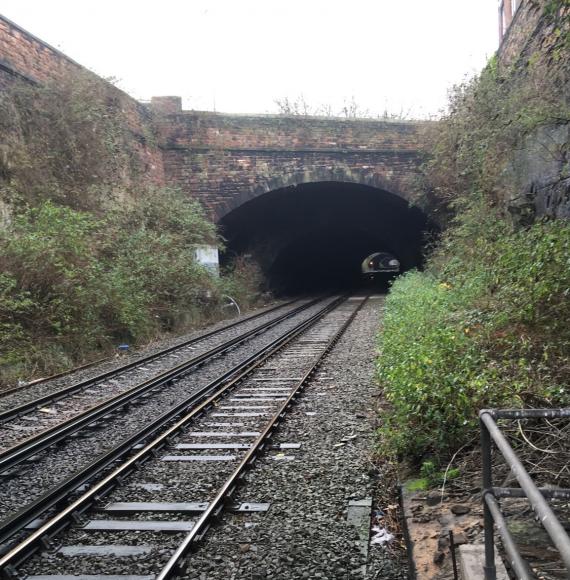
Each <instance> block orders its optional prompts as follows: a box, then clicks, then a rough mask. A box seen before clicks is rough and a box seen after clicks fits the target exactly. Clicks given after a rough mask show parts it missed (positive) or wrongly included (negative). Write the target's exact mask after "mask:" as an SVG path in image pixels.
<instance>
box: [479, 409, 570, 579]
mask: <svg viewBox="0 0 570 580" xmlns="http://www.w3.org/2000/svg"><path fill="white" fill-rule="evenodd" d="M556 418H570V409H502V410H497V409H485V410H482V411H481V412H480V413H479V421H480V425H481V450H482V461H483V510H484V525H485V579H486V580H495V579H496V576H497V571H496V568H495V542H494V531H495V526H496V529H497V532H498V534H499V536H500V537H501V539H502V542H503V548H504V550H505V552H506V554H507V556H508V559H509V562H510V565H511V567H512V570H513V573H514V574H515V576H516V577H517V578H519V579H520V580H531V579H532V578H535V576H534V575H533V574H532V572H531V570H530V568H529V566H528V564H527V563H526V562H525V560H524V559H523V558H522V556H521V553H520V551H519V549H518V547H517V545H516V543H515V540H514V538H513V536H512V534H511V532H510V531H509V529H508V527H507V522H506V520H505V518H504V516H503V514H502V513H501V508H500V506H499V502H498V499H500V498H502V497H511V498H512V497H526V498H527V499H528V500H529V501H530V505H531V507H532V509H533V510H534V513H535V514H536V517H537V519H538V520H539V521H540V523H541V524H542V526H543V527H544V529H545V530H546V532H547V533H548V535H549V536H550V539H551V540H552V542H553V544H554V546H556V548H557V550H558V551H559V552H560V557H561V560H562V562H563V563H564V565H565V566H566V570H567V572H568V576H569V577H570V537H568V534H567V533H566V531H565V529H564V527H563V526H562V524H561V523H560V521H559V520H558V518H557V517H556V515H555V514H554V512H553V511H552V508H551V507H550V506H549V504H548V501H547V500H549V499H570V489H546V488H538V487H537V486H536V484H535V483H534V482H533V480H532V479H531V477H530V475H529V474H528V472H527V471H526V469H525V468H524V466H523V464H522V463H521V461H520V459H519V458H518V457H517V454H516V453H515V451H514V449H513V448H512V447H511V446H510V444H509V442H508V441H507V439H506V437H505V436H504V435H503V433H502V432H501V429H500V428H499V426H498V425H497V423H496V421H497V420H498V419H512V420H519V419H556ZM493 443H494V444H495V445H496V447H497V449H498V450H499V451H500V452H501V454H502V456H503V458H504V459H505V461H506V463H507V465H508V467H509V468H510V469H511V472H512V474H513V475H514V476H515V477H516V479H517V481H518V483H519V485H520V488H507V487H493V473H492V457H493V446H492V444H493Z"/></svg>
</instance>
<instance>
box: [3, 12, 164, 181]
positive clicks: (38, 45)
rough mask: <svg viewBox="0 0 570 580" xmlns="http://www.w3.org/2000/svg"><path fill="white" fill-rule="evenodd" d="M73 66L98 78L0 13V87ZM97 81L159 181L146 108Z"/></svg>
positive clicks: (50, 76) (43, 78)
mask: <svg viewBox="0 0 570 580" xmlns="http://www.w3.org/2000/svg"><path fill="white" fill-rule="evenodd" d="M73 70H82V71H85V72H86V73H87V74H93V77H94V78H99V77H97V76H96V75H95V74H94V73H90V72H89V71H87V69H85V68H84V67H82V66H81V65H80V64H78V63H76V62H75V61H74V60H72V59H70V58H69V57H68V56H66V55H65V54H63V53H62V52H60V51H59V50H57V49H56V48H53V47H52V46H50V45H49V44H47V43H45V42H43V41H42V40H40V39H39V38H37V37H35V36H34V35H33V34H31V33H29V32H27V31H26V30H24V29H22V28H20V27H19V26H18V25H17V24H15V23H13V22H11V21H10V20H8V19H6V18H4V17H3V16H1V15H0V90H1V89H3V88H7V87H8V86H9V85H10V84H11V83H12V82H13V81H14V80H15V79H23V80H25V81H28V82H33V83H39V84H42V83H46V82H48V81H53V80H57V79H58V78H61V76H62V75H64V74H66V73H68V72H69V71H73ZM100 82H101V83H105V85H106V86H107V88H108V89H109V90H110V91H112V92H113V97H114V98H115V99H118V100H119V102H120V104H121V109H122V111H123V113H124V115H125V117H126V119H127V120H128V125H129V127H130V129H131V131H132V132H133V135H134V136H135V141H136V145H135V147H136V149H137V152H138V154H139V157H140V159H141V161H142V165H143V168H144V173H145V175H144V176H145V177H146V178H147V179H149V180H150V181H152V182H154V183H158V184H160V183H163V182H164V168H163V165H162V154H161V152H160V149H159V148H158V147H155V146H152V145H149V144H148V142H147V140H146V137H145V136H146V135H147V134H148V132H149V129H150V111H149V110H148V108H146V107H144V106H143V105H142V104H141V103H139V102H138V101H136V100H135V99H133V98H132V97H130V96H129V95H127V94H126V93H124V92H123V91H121V90H119V89H118V88H116V87H113V86H112V85H110V84H109V83H107V82H106V81H105V80H103V79H100Z"/></svg>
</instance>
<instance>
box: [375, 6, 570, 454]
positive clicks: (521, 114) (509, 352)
mask: <svg viewBox="0 0 570 580" xmlns="http://www.w3.org/2000/svg"><path fill="white" fill-rule="evenodd" d="M561 10H562V8H561ZM559 12H560V11H559ZM557 14H558V15H560V14H559V13H557ZM559 24H560V26H561V27H562V28H563V30H567V28H568V21H567V19H566V21H564V22H561V23H559ZM564 27H565V28H564ZM565 42H566V40H565V35H564V34H562V33H561V34H560V35H559V44H561V43H565ZM559 48H560V46H559V45H554V46H552V47H551V54H556V53H557V52H556V51H557V50H558V49H559ZM521 67H523V68H524V71H523V72H521ZM567 79H568V68H567V62H563V63H561V66H550V67H548V66H545V63H544V62H543V61H542V60H541V55H531V57H530V59H529V60H528V61H525V62H524V63H520V62H519V63H516V64H515V66H514V67H513V68H512V69H511V70H508V71H505V70H503V71H501V70H499V67H498V64H497V61H496V59H492V60H491V61H490V63H489V65H488V66H487V68H486V69H485V70H484V71H483V73H482V74H481V75H480V76H479V77H478V78H476V79H473V80H472V81H470V82H467V83H465V84H464V85H462V86H460V87H457V88H456V89H455V91H454V92H453V94H452V95H451V99H450V107H449V113H448V114H447V115H446V116H445V117H444V118H443V120H442V121H441V123H439V124H438V126H437V127H436V129H435V131H434V133H433V135H431V142H430V148H431V151H432V152H433V155H432V157H431V159H430V160H429V162H428V163H427V164H426V167H425V175H426V187H425V190H424V193H423V194H422V199H419V200H418V202H423V204H424V206H425V207H427V208H431V209H432V210H434V214H435V216H436V217H437V218H438V219H439V221H440V223H441V224H442V225H443V226H444V233H443V235H442V237H441V239H440V240H439V241H438V243H437V244H436V245H435V247H434V248H432V250H431V252H430V255H429V257H428V259H427V264H426V268H425V270H424V271H423V272H417V271H415V272H410V273H408V274H406V275H404V276H403V277H401V278H400V279H399V280H397V281H396V282H395V284H394V286H393V288H392V291H391V293H390V295H389V296H388V299H387V305H386V306H387V310H386V316H385V319H384V325H383V332H382V334H381V337H380V342H381V345H380V346H381V355H380V358H379V363H378V372H379V378H380V381H381V383H382V385H383V387H384V389H385V393H386V397H387V399H388V401H389V403H390V405H391V408H390V411H389V412H387V413H386V414H385V417H384V425H383V427H382V429H381V439H382V445H383V448H384V450H385V451H387V452H390V453H395V454H399V455H403V456H407V457H410V458H414V459H416V460H420V459H421V458H425V457H426V456H427V457H430V458H434V460H435V463H436V464H437V462H438V460H439V459H448V458H449V457H450V456H451V455H452V454H453V452H454V451H457V450H458V449H459V448H460V447H462V446H463V445H466V444H467V445H468V444H469V443H470V442H474V441H476V437H477V431H478V427H477V413H478V411H479V409H481V408H484V407H489V406H494V407H511V406H513V407H521V406H531V407H534V406H552V405H562V404H568V403H569V402H570V397H569V395H568V384H569V381H570V327H569V326H568V320H569V318H570V300H569V298H570V296H569V295H570V225H569V223H568V221H563V220H559V221H549V220H547V219H539V218H537V217H536V216H535V215H534V213H533V211H532V208H527V209H528V210H529V211H528V214H526V215H517V216H516V217H517V219H513V216H512V211H511V212H509V210H508V206H509V203H510V202H511V201H512V199H516V198H517V196H519V195H520V194H521V193H526V192H517V191H516V190H513V188H514V185H513V184H514V183H516V180H515V181H513V180H512V179H511V176H510V174H509V172H508V171H507V169H508V166H509V160H510V156H511V155H512V152H513V150H514V149H515V148H516V147H517V146H519V145H520V144H521V143H522V142H523V141H524V140H525V139H526V138H527V137H528V136H532V135H533V132H534V131H536V130H537V129H538V128H540V127H547V126H552V125H561V124H562V125H563V124H567V123H568V122H570V109H569V107H568V95H567V93H566V91H567ZM566 147H568V144H566ZM566 177H568V167H562V168H561V174H560V178H561V179H564V178H566Z"/></svg>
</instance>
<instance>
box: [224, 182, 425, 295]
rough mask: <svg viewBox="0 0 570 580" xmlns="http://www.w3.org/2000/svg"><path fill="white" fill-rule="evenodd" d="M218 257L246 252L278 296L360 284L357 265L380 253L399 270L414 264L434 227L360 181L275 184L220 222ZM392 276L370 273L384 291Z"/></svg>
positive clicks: (390, 195)
mask: <svg viewBox="0 0 570 580" xmlns="http://www.w3.org/2000/svg"><path fill="white" fill-rule="evenodd" d="M220 227H221V231H222V235H223V236H224V238H225V239H226V252H225V254H224V255H223V256H222V262H224V261H229V260H231V258H232V256H236V255H244V254H245V255H250V256H251V257H252V258H253V259H255V260H256V261H258V262H259V264H260V265H261V267H262V269H263V271H264V273H265V275H266V278H267V280H268V285H269V287H270V289H271V290H272V291H273V292H275V293H276V294H278V295H293V294H296V293H304V292H316V291H325V290H341V289H345V288H354V287H356V286H361V285H362V284H364V283H366V281H365V280H364V278H363V275H362V263H363V260H365V259H366V257H367V256H370V255H372V254H374V253H377V252H385V253H388V254H391V255H392V256H394V258H395V259H396V260H398V262H399V264H400V271H402V272H403V271H406V270H409V269H411V268H415V267H420V266H421V263H422V255H423V251H422V249H423V246H424V244H425V240H426V235H427V234H428V233H429V232H430V231H433V229H434V227H433V225H432V224H430V223H429V221H428V219H427V217H426V216H425V214H424V213H423V212H422V211H421V210H420V209H418V208H416V207H410V205H409V204H408V202H407V201H406V200H404V199H402V198H401V197H399V196H397V195H395V194H393V193H390V192H388V191H384V190H382V189H379V188H377V187H372V186H368V185H362V184H358V183H348V182H336V181H318V182H311V183H303V184H300V185H295V186H289V187H284V188H281V189H276V190H273V191H270V192H268V193H264V194H262V195H259V196H258V197H255V198H254V199H252V200H250V201H247V202H245V203H243V204H242V205H240V206H239V207H237V208H236V209H234V210H232V211H231V212H229V213H228V214H226V215H225V216H224V217H223V218H222V219H221V220H220ZM391 277H393V274H391V275H389V274H387V275H386V276H385V277H383V276H382V275H380V276H378V277H376V279H375V282H374V284H375V286H376V287H377V288H378V289H379V290H384V289H385V288H386V286H387V281H388V279H389V278H391Z"/></svg>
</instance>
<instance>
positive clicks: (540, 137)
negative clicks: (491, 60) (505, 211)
mask: <svg viewBox="0 0 570 580" xmlns="http://www.w3.org/2000/svg"><path fill="white" fill-rule="evenodd" d="M549 4H550V6H552V5H553V4H552V3H550V0H522V1H521V2H520V5H519V7H518V10H517V12H516V13H515V15H514V17H513V20H512V22H511V25H510V27H509V29H508V30H507V32H506V34H505V36H504V38H503V42H502V43H501V46H500V48H499V51H498V53H497V57H498V67H499V70H500V71H501V72H503V73H505V74H507V75H510V77H509V78H510V81H509V82H510V83H511V85H510V86H513V87H519V86H521V85H522V86H524V85H525V84H529V86H541V85H539V84H538V83H540V82H543V81H541V80H540V79H548V80H549V81H550V83H551V84H552V85H553V86H555V87H556V89H555V90H556V92H557V94H558V93H560V98H561V101H563V102H564V103H566V106H568V107H570V60H569V58H568V49H567V48H564V47H561V43H560V42H558V39H559V38H564V37H565V35H570V29H569V28H570V7H569V6H565V7H564V6H562V3H560V5H559V10H558V12H553V11H547V10H546V7H547V6H548V5H549ZM543 90H548V91H553V90H554V89H553V88H552V86H548V88H547V89H543ZM569 156H570V125H569V124H568V122H566V121H560V122H558V121H552V122H550V123H549V124H541V125H540V126H539V127H537V128H536V129H535V130H534V131H532V132H531V133H528V134H526V135H524V136H523V138H522V140H521V143H520V145H519V146H518V147H517V148H516V150H514V151H513V152H512V155H511V157H512V159H511V163H510V164H509V167H507V169H506V171H505V179H506V183H505V188H504V191H505V192H509V193H508V194H507V195H509V199H507V200H506V203H507V205H508V206H509V208H510V210H511V211H512V213H513V214H514V215H515V216H516V215H518V214H521V215H526V214H528V213H529V212H530V213H532V214H534V215H538V216H543V215H547V216H551V217H563V218H570V173H569V171H568V161H567V160H568V157H569Z"/></svg>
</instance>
